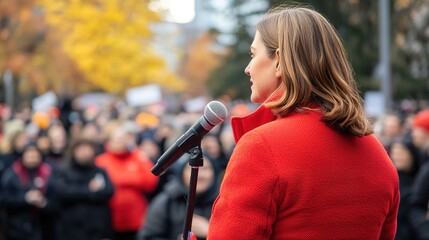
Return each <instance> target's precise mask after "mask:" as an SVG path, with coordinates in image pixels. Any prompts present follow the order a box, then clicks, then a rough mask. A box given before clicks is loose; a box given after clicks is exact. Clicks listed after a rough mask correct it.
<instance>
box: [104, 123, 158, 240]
mask: <svg viewBox="0 0 429 240" xmlns="http://www.w3.org/2000/svg"><path fill="white" fill-rule="evenodd" d="M130 146H133V143H131V142H130V138H129V133H128V132H127V131H126V129H124V128H123V127H118V128H116V129H114V130H113V131H112V132H111V134H110V136H109V138H108V141H107V144H106V152H105V153H103V154H101V155H99V156H98V157H97V158H96V164H97V165H98V166H99V167H102V168H105V169H106V171H107V173H108V174H109V177H110V179H111V180H112V182H113V185H114V187H115V193H114V195H113V197H112V199H111V200H110V209H111V213H112V220H113V229H114V239H115V240H116V239H118V240H122V239H135V238H136V234H137V231H138V230H139V228H140V226H142V225H143V224H144V223H143V221H142V216H144V215H145V213H146V208H147V205H148V201H147V199H146V197H145V195H144V194H147V193H151V192H152V191H153V190H154V189H155V187H156V185H157V182H158V178H157V177H156V176H154V175H153V174H152V173H151V172H150V170H151V168H152V166H153V163H152V162H151V161H150V160H149V159H147V158H144V157H143V155H142V154H140V153H139V152H138V151H137V150H136V149H131V148H130Z"/></svg>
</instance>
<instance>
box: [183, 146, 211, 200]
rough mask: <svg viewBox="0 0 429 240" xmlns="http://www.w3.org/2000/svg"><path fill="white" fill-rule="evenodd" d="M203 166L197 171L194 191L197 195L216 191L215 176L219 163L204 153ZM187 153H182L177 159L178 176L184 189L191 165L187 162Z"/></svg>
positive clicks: (189, 175)
mask: <svg viewBox="0 0 429 240" xmlns="http://www.w3.org/2000/svg"><path fill="white" fill-rule="evenodd" d="M203 159H204V166H203V167H202V168H200V169H199V172H198V184H197V189H196V192H197V194H198V195H202V194H206V193H209V192H210V193H213V192H214V191H217V187H218V184H217V178H218V175H219V164H218V163H217V162H216V160H214V159H213V158H211V157H210V156H208V155H206V154H204V156H203ZM188 162H189V155H184V156H183V157H182V158H181V159H180V160H179V167H178V169H177V173H178V178H179V180H180V181H181V182H183V184H184V185H185V187H186V189H187V188H188V187H189V179H190V177H191V170H192V168H191V166H189V164H188Z"/></svg>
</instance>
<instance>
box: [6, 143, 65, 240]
mask: <svg viewBox="0 0 429 240" xmlns="http://www.w3.org/2000/svg"><path fill="white" fill-rule="evenodd" d="M42 156H43V155H42V153H41V152H40V150H39V149H37V147H36V145H35V144H29V145H28V146H26V147H25V149H24V151H23V154H22V159H21V160H18V161H16V162H15V163H14V164H13V165H12V167H11V168H9V169H8V170H6V172H5V173H4V175H3V177H2V188H1V189H2V193H1V194H0V196H1V198H2V200H3V204H4V206H5V208H6V219H7V220H6V221H7V222H6V239H10V240H42V239H48V240H49V239H57V238H56V236H55V233H56V225H55V224H54V222H53V220H54V218H55V217H56V215H54V214H55V213H56V212H57V210H58V203H57V201H56V198H55V195H54V192H55V190H54V187H53V186H54V185H53V179H52V170H51V168H50V166H49V165H48V164H46V163H44V162H43V157H42Z"/></svg>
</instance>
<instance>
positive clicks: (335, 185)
mask: <svg viewBox="0 0 429 240" xmlns="http://www.w3.org/2000/svg"><path fill="white" fill-rule="evenodd" d="M250 52H251V56H250V57H251V60H250V63H249V65H248V66H247V67H246V69H245V73H246V74H247V75H248V76H249V77H250V81H249V83H250V88H251V96H250V99H251V101H252V102H253V103H256V104H261V105H260V106H259V107H258V109H256V110H255V111H254V112H253V113H251V114H250V115H247V116H245V117H236V118H233V119H231V124H232V127H233V132H234V138H235V140H236V142H237V145H236V147H235V149H234V153H233V154H232V156H231V159H230V161H229V163H228V167H227V169H226V172H225V176H224V178H223V182H222V186H221V189H220V193H219V197H218V199H217V200H216V201H215V203H214V206H213V213H212V217H211V219H210V227H209V234H208V239H210V240H217V239H235V240H239V239H258V240H263V239H272V240H276V239H332V238H333V239H393V238H394V236H395V233H396V222H397V219H396V218H397V212H398V207H399V200H400V194H399V181H398V173H397V170H396V169H395V167H394V165H393V163H392V161H391V160H390V158H389V156H388V155H387V151H386V150H385V148H384V147H383V146H382V145H381V144H380V142H379V141H378V140H377V139H376V137H375V136H374V134H372V133H373V130H372V127H371V126H370V124H369V121H368V119H367V118H366V117H365V114H364V111H363V104H362V99H361V97H360V95H359V92H358V89H357V86H356V81H355V79H354V77H353V71H352V68H351V66H350V63H349V61H348V59H347V56H346V52H345V49H344V46H343V43H342V42H341V39H340V38H339V36H338V33H337V32H336V31H335V29H334V28H333V26H332V25H331V24H330V23H329V21H328V20H327V19H326V18H324V17H323V16H322V15H321V14H319V13H318V12H316V11H314V10H311V9H308V8H302V7H278V8H276V9H273V10H271V11H270V12H269V13H268V14H267V15H265V16H264V17H263V18H262V20H261V21H260V22H259V23H258V24H257V26H256V33H255V37H254V40H253V43H252V44H251V46H250Z"/></svg>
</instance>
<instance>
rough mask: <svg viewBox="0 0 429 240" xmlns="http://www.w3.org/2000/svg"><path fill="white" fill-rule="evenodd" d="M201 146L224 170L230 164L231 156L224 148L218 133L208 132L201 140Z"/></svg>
mask: <svg viewBox="0 0 429 240" xmlns="http://www.w3.org/2000/svg"><path fill="white" fill-rule="evenodd" d="M201 148H202V149H204V151H205V152H206V154H207V155H209V156H210V157H211V158H213V159H215V160H216V161H217V162H218V163H219V166H220V167H221V169H222V170H225V169H226V165H228V160H229V156H227V155H226V154H225V152H224V150H223V146H222V142H221V141H220V138H219V136H218V135H215V134H212V133H208V134H206V136H204V138H203V139H202V140H201Z"/></svg>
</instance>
